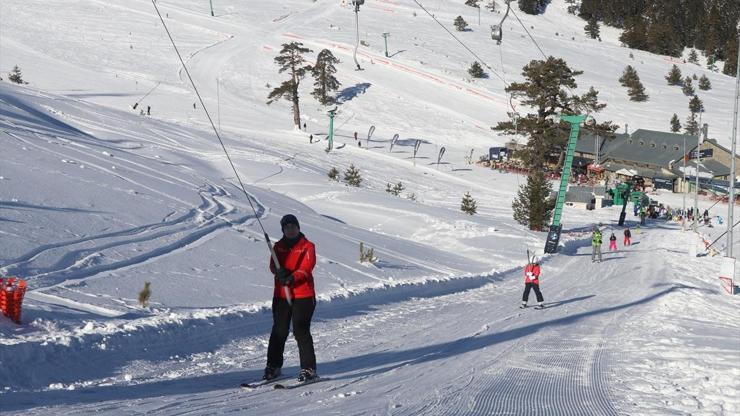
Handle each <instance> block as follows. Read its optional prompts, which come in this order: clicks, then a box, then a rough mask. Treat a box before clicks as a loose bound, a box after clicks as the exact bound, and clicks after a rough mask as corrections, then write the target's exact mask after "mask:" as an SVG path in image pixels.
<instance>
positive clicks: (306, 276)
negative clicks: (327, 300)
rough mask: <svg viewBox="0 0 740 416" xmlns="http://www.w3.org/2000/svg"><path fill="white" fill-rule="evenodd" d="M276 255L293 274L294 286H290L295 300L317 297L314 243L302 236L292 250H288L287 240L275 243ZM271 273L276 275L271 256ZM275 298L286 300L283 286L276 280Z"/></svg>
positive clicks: (283, 239) (281, 264) (282, 264)
mask: <svg viewBox="0 0 740 416" xmlns="http://www.w3.org/2000/svg"><path fill="white" fill-rule="evenodd" d="M275 255H277V258H278V261H279V262H280V266H281V267H283V268H284V269H286V270H287V271H288V272H290V273H293V278H294V279H295V282H293V286H292V287H291V286H288V288H289V289H290V295H291V296H292V297H293V298H294V299H301V298H312V297H315V296H316V292H315V291H314V285H313V268H314V266H316V248H315V247H314V245H313V243H312V242H310V241H308V239H307V238H306V237H305V236H304V235H302V234H301V236H300V239H299V240H298V242H297V243H295V245H294V246H293V247H292V248H288V246H287V245H286V243H285V238H281V239H280V241H278V242H277V243H275ZM270 271H271V272H272V274H275V273H276V271H277V270H276V269H275V262H274V261H272V256H270ZM273 296H274V297H276V298H283V299H285V290H283V285H282V284H280V282H279V281H278V280H277V278H276V279H275V291H274V292H273Z"/></svg>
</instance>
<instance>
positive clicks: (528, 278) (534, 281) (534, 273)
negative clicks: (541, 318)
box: [520, 256, 545, 309]
mask: <svg viewBox="0 0 740 416" xmlns="http://www.w3.org/2000/svg"><path fill="white" fill-rule="evenodd" d="M531 289H534V294H535V295H536V296H537V306H535V307H534V308H535V309H542V308H544V307H545V304H544V299H543V298H542V292H540V262H539V260H537V257H536V256H532V258H531V259H530V260H529V264H527V267H525V268H524V294H523V295H522V306H520V308H522V309H524V308H526V307H527V300H528V299H529V291H530V290H531Z"/></svg>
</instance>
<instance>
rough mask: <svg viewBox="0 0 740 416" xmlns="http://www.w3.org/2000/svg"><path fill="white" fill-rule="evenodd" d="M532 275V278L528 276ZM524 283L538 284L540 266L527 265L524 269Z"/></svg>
mask: <svg viewBox="0 0 740 416" xmlns="http://www.w3.org/2000/svg"><path fill="white" fill-rule="evenodd" d="M529 273H532V276H531V277H530V276H529ZM524 283H534V284H536V285H539V284H540V265H539V264H528V265H527V267H525V268H524Z"/></svg>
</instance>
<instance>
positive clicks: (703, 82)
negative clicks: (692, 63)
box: [699, 75, 712, 91]
mask: <svg viewBox="0 0 740 416" xmlns="http://www.w3.org/2000/svg"><path fill="white" fill-rule="evenodd" d="M699 89H700V90H702V91H708V90H711V89H712V82H711V81H709V78H707V76H706V75H702V76H701V78H699Z"/></svg>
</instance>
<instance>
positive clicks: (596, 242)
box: [591, 226, 601, 263]
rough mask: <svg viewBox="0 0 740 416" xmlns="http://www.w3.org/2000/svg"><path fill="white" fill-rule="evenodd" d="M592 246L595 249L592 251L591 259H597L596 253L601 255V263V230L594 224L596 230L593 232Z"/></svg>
mask: <svg viewBox="0 0 740 416" xmlns="http://www.w3.org/2000/svg"><path fill="white" fill-rule="evenodd" d="M591 246H592V247H593V251H592V252H591V261H592V262H594V261H596V255H597V254H598V256H599V263H601V230H599V228H598V227H595V226H594V232H593V233H592V234H591Z"/></svg>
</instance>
